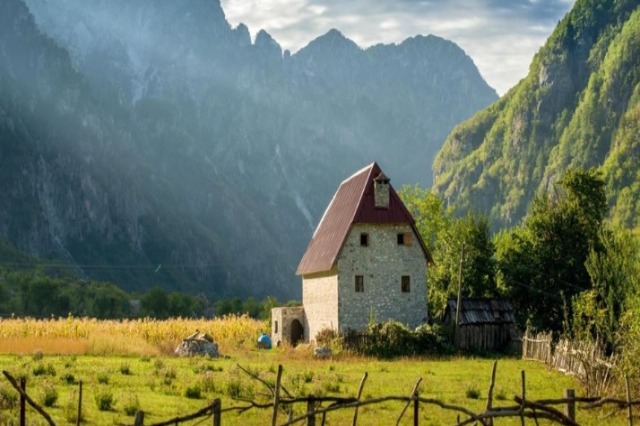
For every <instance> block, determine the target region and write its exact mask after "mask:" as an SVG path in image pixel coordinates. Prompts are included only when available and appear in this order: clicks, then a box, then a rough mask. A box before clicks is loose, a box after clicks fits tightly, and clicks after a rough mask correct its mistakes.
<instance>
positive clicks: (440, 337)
mask: <svg viewBox="0 0 640 426" xmlns="http://www.w3.org/2000/svg"><path fill="white" fill-rule="evenodd" d="M342 341H343V344H344V345H345V347H346V348H347V349H348V350H351V351H353V352H355V353H358V354H361V355H366V356H377V357H381V358H391V357H395V356H407V355H421V354H444V353H450V352H451V351H452V350H453V349H452V346H451V344H450V343H449V339H448V336H447V334H446V332H445V330H444V329H443V328H442V327H440V326H430V325H427V324H425V325H423V326H421V327H419V328H418V329H417V330H416V331H415V332H412V331H411V330H409V329H408V328H407V327H406V326H405V325H404V324H401V323H399V322H396V321H387V322H385V323H371V324H369V327H368V328H367V330H365V331H364V332H362V333H358V332H355V331H349V332H347V333H346V334H345V335H344V336H343V338H342Z"/></svg>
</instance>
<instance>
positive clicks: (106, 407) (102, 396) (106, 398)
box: [95, 389, 116, 411]
mask: <svg viewBox="0 0 640 426" xmlns="http://www.w3.org/2000/svg"><path fill="white" fill-rule="evenodd" d="M95 399H96V406H97V407H98V410H100V411H111V410H112V409H113V406H114V405H115V404H116V400H115V398H114V397H113V392H111V390H110V389H103V390H100V391H98V393H96V397H95Z"/></svg>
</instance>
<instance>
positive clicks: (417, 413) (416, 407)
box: [413, 390, 420, 426]
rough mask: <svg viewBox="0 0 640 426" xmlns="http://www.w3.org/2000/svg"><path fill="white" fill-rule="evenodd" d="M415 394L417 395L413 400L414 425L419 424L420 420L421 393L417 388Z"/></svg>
mask: <svg viewBox="0 0 640 426" xmlns="http://www.w3.org/2000/svg"><path fill="white" fill-rule="evenodd" d="M413 396H414V397H415V399H414V400H413V426H418V423H419V422H420V394H419V393H418V391H417V390H416V391H415V393H414V394H413Z"/></svg>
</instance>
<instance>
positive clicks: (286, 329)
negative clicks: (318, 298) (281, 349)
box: [271, 306, 306, 346]
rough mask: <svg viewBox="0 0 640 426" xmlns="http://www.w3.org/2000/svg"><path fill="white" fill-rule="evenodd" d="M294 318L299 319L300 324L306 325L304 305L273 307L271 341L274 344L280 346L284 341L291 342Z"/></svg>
mask: <svg viewBox="0 0 640 426" xmlns="http://www.w3.org/2000/svg"><path fill="white" fill-rule="evenodd" d="M293 320H298V321H300V324H302V325H303V326H304V325H305V322H306V321H305V318H304V308H303V307H302V306H294V307H279V308H272V309H271V342H272V343H273V345H275V346H280V344H281V343H284V342H288V343H291V324H292V323H293ZM305 328H306V327H305ZM305 334H306V330H305ZM305 338H306V337H305Z"/></svg>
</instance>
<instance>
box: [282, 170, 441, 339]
mask: <svg viewBox="0 0 640 426" xmlns="http://www.w3.org/2000/svg"><path fill="white" fill-rule="evenodd" d="M389 182H390V181H389V178H388V177H387V176H386V175H385V174H384V173H383V172H382V170H381V169H380V167H379V166H378V164H376V163H372V164H370V165H369V166H367V167H365V168H363V169H362V170H359V171H358V172H356V173H355V174H354V175H352V176H351V177H349V178H347V179H346V180H344V181H343V182H342V183H341V184H340V187H339V188H338V190H337V192H336V193H335V195H334V196H333V199H332V200H331V202H330V204H329V206H328V207H327V209H326V211H325V213H324V215H323V217H322V219H321V220H320V223H319V224H318V227H317V228H316V230H315V232H314V234H313V236H312V238H311V242H310V243H309V246H308V247H307V250H306V252H305V253H304V256H303V257H302V260H301V261H300V264H299V265H298V269H297V271H296V274H297V275H300V276H302V305H303V306H302V309H300V307H298V308H274V309H273V310H272V330H271V331H272V333H271V337H272V340H273V341H274V343H275V344H278V343H280V342H283V341H289V342H292V343H294V344H295V343H297V342H298V341H299V340H304V341H306V342H314V341H315V337H316V335H317V334H318V332H319V331H321V330H323V329H332V330H335V331H346V330H348V329H352V330H362V329H364V328H366V326H367V324H369V322H370V321H371V320H374V321H377V322H382V321H387V320H396V321H399V322H402V323H404V324H406V325H408V326H409V327H417V326H418V325H420V324H422V323H424V322H426V321H427V318H428V312H427V282H426V276H427V275H426V268H427V264H428V263H432V258H431V255H430V253H429V251H428V250H427V247H426V246H425V244H424V242H423V241H422V238H421V237H420V235H419V233H418V231H417V229H416V226H415V221H414V219H413V217H412V216H411V214H410V213H409V211H408V210H407V208H406V207H405V206H404V204H403V203H402V201H401V200H400V197H399V196H398V194H397V193H396V191H395V190H394V189H393V187H392V186H391V184H390V183H389ZM294 332H295V333H294ZM300 333H302V334H300Z"/></svg>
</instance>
